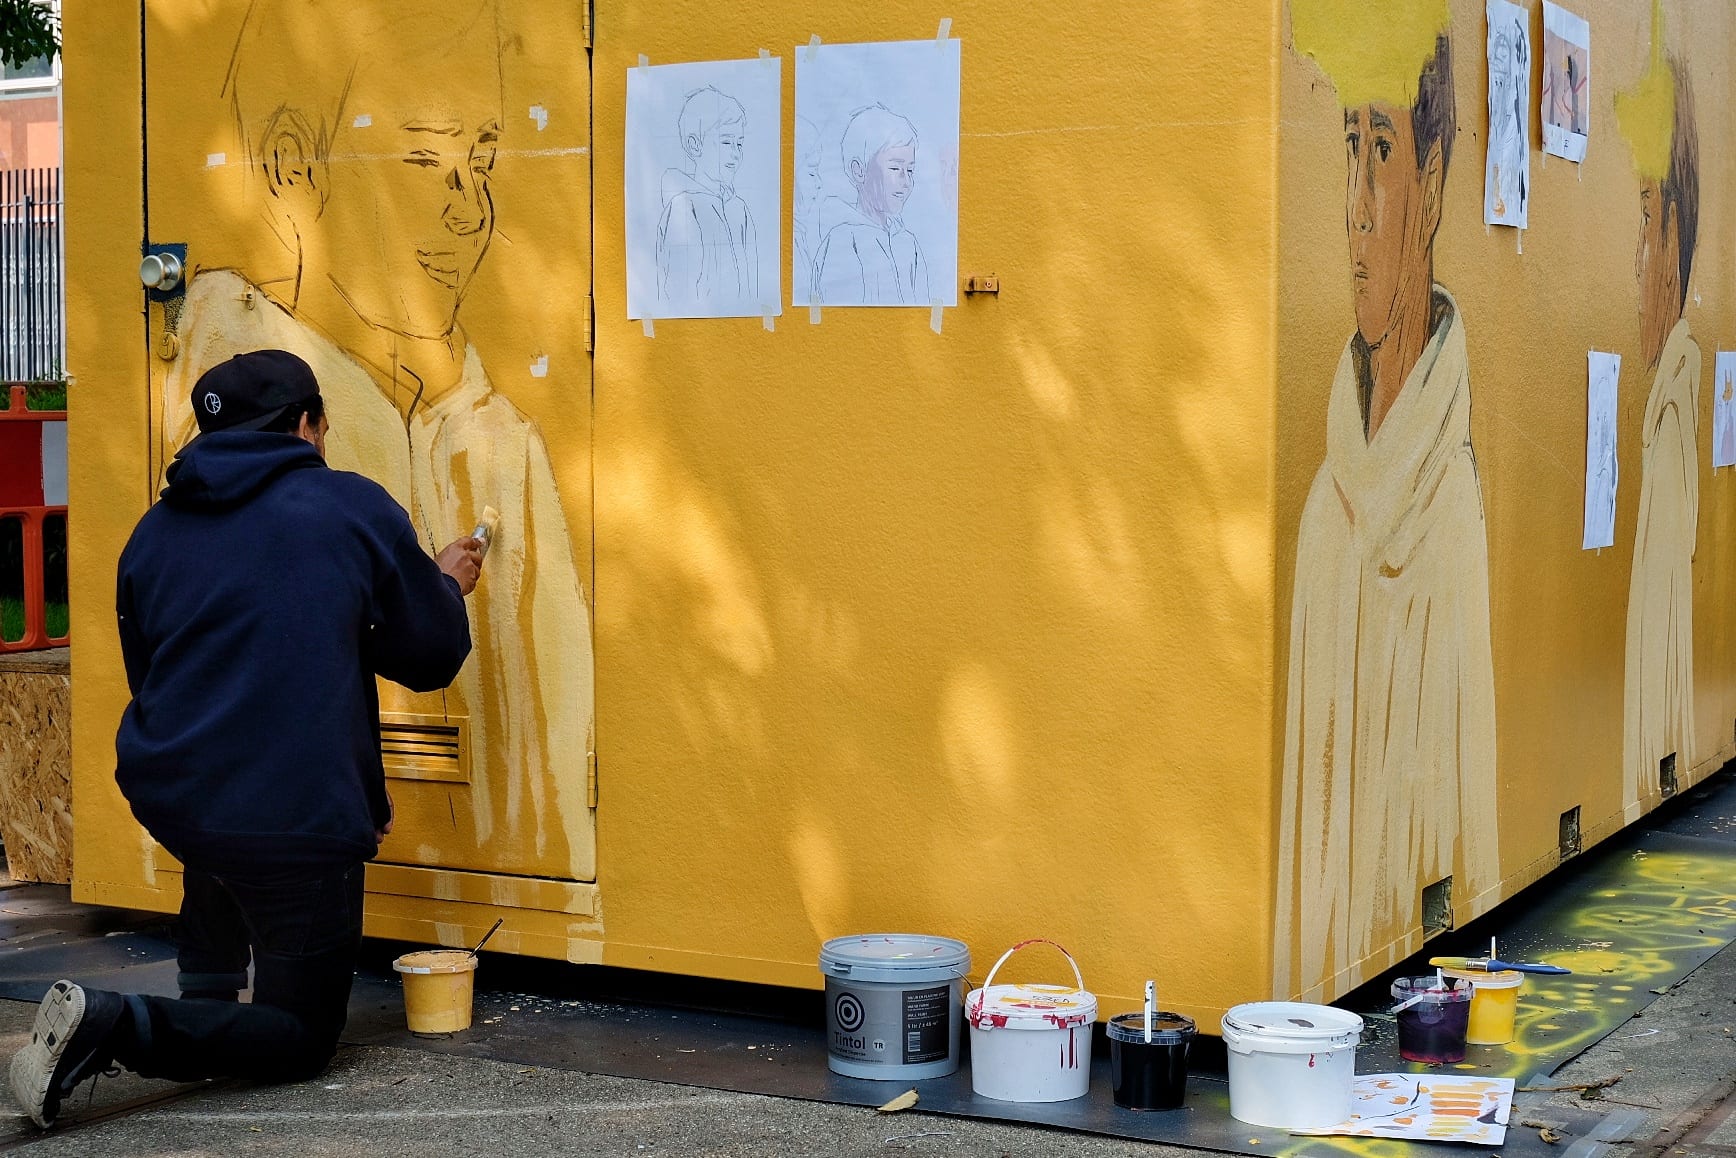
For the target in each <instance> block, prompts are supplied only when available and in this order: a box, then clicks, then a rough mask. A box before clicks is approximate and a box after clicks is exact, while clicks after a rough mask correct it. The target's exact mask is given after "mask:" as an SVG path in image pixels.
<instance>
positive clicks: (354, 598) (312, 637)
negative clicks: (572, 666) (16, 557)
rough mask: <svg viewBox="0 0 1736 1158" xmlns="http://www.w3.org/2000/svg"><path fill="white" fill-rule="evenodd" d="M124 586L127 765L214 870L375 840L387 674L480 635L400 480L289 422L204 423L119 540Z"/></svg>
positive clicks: (147, 818) (309, 856) (431, 668)
mask: <svg viewBox="0 0 1736 1158" xmlns="http://www.w3.org/2000/svg"><path fill="white" fill-rule="evenodd" d="M115 604H116V612H117V614H118V617H119V621H120V636H121V653H122V656H123V657H124V659H125V661H126V670H127V683H128V685H129V686H130V687H131V688H132V693H133V700H132V703H131V704H129V705H128V706H127V710H126V714H125V715H124V716H122V717H121V726H120V732H119V734H118V735H117V736H116V737H115V753H116V757H117V763H116V770H115V778H116V780H117V781H119V783H120V788H121V792H122V793H123V794H124V795H125V796H126V798H127V802H128V803H129V804H131V805H132V809H133V815H134V816H136V817H138V819H139V822H140V823H141V824H143V825H144V826H145V828H146V829H148V830H149V831H150V833H151V835H152V836H154V837H156V838H157V840H158V841H160V842H161V843H162V844H163V846H164V847H165V848H167V849H168V850H169V851H170V852H172V853H173V854H175V856H177V857H179V858H180V859H181V860H182V861H183V862H184V863H186V864H189V865H192V866H193V867H196V868H201V869H205V870H206V871H210V872H224V871H230V872H236V871H245V870H253V871H260V870H264V871H272V870H279V869H286V868H298V867H317V866H328V865H337V864H341V863H345V862H351V863H353V862H356V861H360V860H367V859H369V858H371V857H372V856H373V855H374V853H375V851H376V848H377V845H376V842H375V839H374V833H375V831H376V829H378V828H380V827H381V826H382V825H384V824H385V822H386V820H387V818H388V817H389V815H390V811H389V804H388V802H387V798H386V788H385V776H384V771H383V770H382V768H381V764H380V722H379V701H378V693H377V691H376V689H375V686H374V676H375V675H376V674H378V675H382V676H384V677H386V678H387V679H389V680H393V681H395V682H397V683H400V684H403V685H404V686H405V687H408V688H411V689H413V690H415V691H433V690H435V689H438V688H443V687H445V686H446V685H447V684H449V683H451V682H452V680H453V678H454V677H455V676H456V675H457V674H458V668H459V666H460V665H461V664H462V663H463V662H464V657H465V656H466V655H468V654H469V652H470V623H469V619H468V617H467V616H466V614H465V610H464V600H463V598H462V597H461V596H460V595H459V593H458V584H457V581H455V580H454V579H452V578H451V577H450V576H447V575H445V574H443V573H442V572H441V571H440V569H439V568H438V567H437V566H436V565H435V563H434V560H433V559H431V558H429V556H428V554H427V552H426V551H424V550H423V549H422V547H421V545H420V544H419V543H418V542H417V540H416V534H415V531H414V530H413V529H412V528H411V525H410V520H409V517H408V516H406V515H405V513H404V509H403V508H402V507H400V506H399V505H398V504H397V503H396V502H394V501H393V500H392V497H391V496H390V495H388V494H387V493H386V492H385V490H383V489H382V488H381V487H380V486H378V485H377V484H375V483H373V482H371V481H369V480H368V479H365V478H363V477H362V476H360V475H356V474H350V473H348V472H345V471H337V470H331V469H329V468H328V467H327V466H326V464H325V460H323V459H322V458H320V456H319V453H318V452H317V451H315V450H314V448H313V447H312V446H311V445H310V444H308V443H306V442H304V441H302V440H301V439H299V438H296V437H294V436H292V435H287V434H265V433H258V432H241V431H218V432H215V433H211V434H205V435H201V436H200V437H199V438H197V439H195V440H194V441H193V442H192V443H191V444H190V445H189V446H188V447H187V448H186V449H185V450H183V451H182V452H181V454H180V455H179V456H178V457H177V458H176V461H175V462H174V464H173V465H171V466H170V467H169V472H168V486H167V487H165V488H164V489H163V501H162V502H160V503H158V504H157V505H156V506H154V507H152V508H151V509H150V510H149V511H147V512H146V513H145V517H144V518H142V519H140V520H139V525H138V526H137V527H136V528H134V530H133V535H132V539H131V540H130V541H129V542H128V543H127V546H126V550H124V551H123V552H121V560H120V572H119V576H118V584H117V591H116V596H115Z"/></svg>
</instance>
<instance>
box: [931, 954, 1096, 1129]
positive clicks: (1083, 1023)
mask: <svg viewBox="0 0 1736 1158" xmlns="http://www.w3.org/2000/svg"><path fill="white" fill-rule="evenodd" d="M1027 945H1054V946H1055V948H1056V949H1060V950H1061V955H1062V956H1063V957H1065V958H1067V964H1068V965H1071V966H1072V967H1073V981H1074V984H1073V985H1071V986H1068V985H996V984H995V983H994V981H995V974H996V973H998V972H1000V969H1001V966H1002V965H1005V964H1006V963H1007V958H1008V957H1011V956H1012V955H1013V954H1014V953H1016V952H1018V951H1019V950H1020V949H1023V948H1025V947H1026V946H1027ZM964 1008H965V1017H966V1018H967V1019H968V1020H969V1021H970V1049H971V1072H970V1084H971V1089H973V1090H975V1091H976V1092H977V1094H978V1095H979V1096H981V1097H984V1098H993V1099H995V1100H996V1101H1001V1102H1065V1101H1070V1100H1072V1099H1073V1098H1082V1097H1084V1096H1085V1093H1086V1091H1087V1090H1089V1089H1090V1088H1091V1026H1092V1024H1093V1023H1095V1022H1096V1020H1097V998H1096V997H1094V996H1092V995H1091V994H1090V993H1089V992H1087V991H1086V989H1085V979H1084V978H1083V977H1081V976H1080V974H1079V965H1078V963H1077V962H1075V961H1074V960H1073V955H1072V954H1071V953H1069V952H1067V950H1065V949H1062V948H1061V946H1060V945H1057V944H1055V942H1053V941H1050V940H1047V939H1045V938H1042V937H1037V938H1033V939H1032V940H1029V941H1020V942H1019V943H1018V944H1017V945H1014V946H1013V947H1012V948H1011V949H1008V950H1007V951H1006V952H1005V953H1003V954H1001V959H1000V960H999V961H996V962H995V967H994V968H993V969H990V970H989V975H988V977H987V978H985V979H984V980H983V987H982V988H981V989H973V990H971V992H970V996H969V997H966V998H965V1002H964Z"/></svg>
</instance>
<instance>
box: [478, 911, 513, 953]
mask: <svg viewBox="0 0 1736 1158" xmlns="http://www.w3.org/2000/svg"><path fill="white" fill-rule="evenodd" d="M504 924H506V918H505V917H502V918H500V920H498V921H496V922H494V924H492V925H490V926H489V927H488V932H486V933H484V934H483V935H482V940H480V941H478V942H477V943H476V948H474V949H472V950H471V951H470V955H471V956H472V957H474V956H476V955H477V954H478V953H480V952H482V947H483V946H484V945H486V944H488V939H489V938H490V937H492V936H494V934H495V932H496V931H497V930H498V929H499V928H500V927H501V926H502V925H504Z"/></svg>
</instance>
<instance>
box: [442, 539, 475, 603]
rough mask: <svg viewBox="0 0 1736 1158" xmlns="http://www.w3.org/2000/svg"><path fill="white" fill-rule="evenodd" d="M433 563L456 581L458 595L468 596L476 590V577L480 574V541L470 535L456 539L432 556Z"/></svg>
mask: <svg viewBox="0 0 1736 1158" xmlns="http://www.w3.org/2000/svg"><path fill="white" fill-rule="evenodd" d="M434 562H435V563H436V564H437V565H438V566H439V567H440V569H441V570H442V571H444V572H446V573H447V574H448V575H450V576H452V577H453V578H454V579H456V580H458V593H459V594H460V595H469V594H470V593H471V592H472V591H474V590H476V580H477V577H478V576H480V575H481V574H482V540H481V539H478V538H475V537H473V536H471V535H466V536H464V537H463V538H462V539H456V540H454V541H453V542H451V543H449V544H447V546H446V549H445V550H443V551H441V552H440V553H439V554H438V555H436V556H434Z"/></svg>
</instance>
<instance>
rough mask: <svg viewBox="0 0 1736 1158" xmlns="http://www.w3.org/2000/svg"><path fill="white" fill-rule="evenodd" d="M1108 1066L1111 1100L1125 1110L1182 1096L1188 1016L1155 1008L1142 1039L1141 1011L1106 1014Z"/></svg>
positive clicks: (1165, 1104) (1167, 1103)
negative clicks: (1112, 1091) (1148, 1037)
mask: <svg viewBox="0 0 1736 1158" xmlns="http://www.w3.org/2000/svg"><path fill="white" fill-rule="evenodd" d="M1108 1034H1109V1067H1110V1073H1111V1075H1112V1076H1113V1080H1114V1084H1115V1104H1116V1105H1118V1106H1121V1107H1123V1108H1124V1109H1128V1110H1174V1109H1179V1108H1180V1107H1181V1103H1182V1099H1183V1098H1185V1097H1186V1096H1187V1051H1188V1047H1189V1046H1190V1045H1192V1044H1193V1039H1194V1023H1193V1018H1191V1017H1183V1016H1182V1015H1181V1014H1179V1013H1158V1014H1154V1015H1153V1016H1152V1019H1151V1040H1150V1041H1149V1042H1148V1041H1146V1040H1145V1014H1144V1013H1123V1014H1120V1015H1118V1016H1116V1017H1112V1018H1110V1019H1109V1025H1108Z"/></svg>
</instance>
